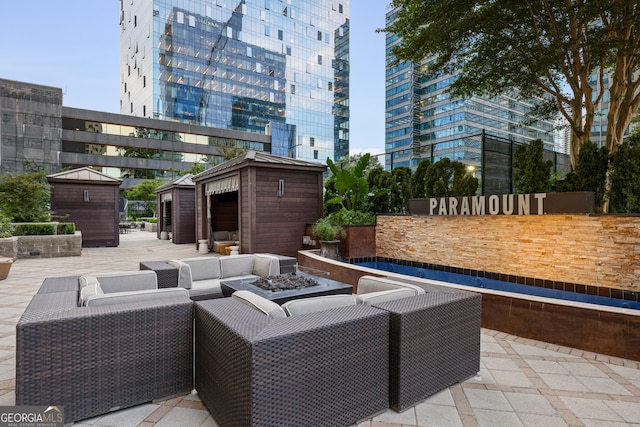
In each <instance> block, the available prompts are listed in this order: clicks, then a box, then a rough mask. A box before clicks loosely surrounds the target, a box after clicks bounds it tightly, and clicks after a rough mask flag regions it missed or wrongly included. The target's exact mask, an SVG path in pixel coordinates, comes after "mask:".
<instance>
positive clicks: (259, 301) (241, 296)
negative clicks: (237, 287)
mask: <svg viewBox="0 0 640 427" xmlns="http://www.w3.org/2000/svg"><path fill="white" fill-rule="evenodd" d="M231 297H232V298H235V299H237V300H238V301H241V302H243V303H244V304H246V305H248V306H249V307H251V308H253V309H255V310H257V311H259V312H260V313H262V314H264V315H266V316H267V317H272V318H274V319H280V318H284V317H287V314H286V313H285V312H284V310H283V309H282V307H280V306H279V305H278V304H276V303H275V302H273V301H269V300H268V299H266V298H262V297H261V296H259V295H256V294H254V293H253V292H249V291H235V292H234V293H233V295H231Z"/></svg>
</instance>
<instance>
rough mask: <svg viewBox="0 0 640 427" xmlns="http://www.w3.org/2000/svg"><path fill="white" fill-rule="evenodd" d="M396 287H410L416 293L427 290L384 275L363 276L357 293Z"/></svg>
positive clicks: (387, 289) (422, 292)
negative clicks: (386, 277)
mask: <svg viewBox="0 0 640 427" xmlns="http://www.w3.org/2000/svg"><path fill="white" fill-rule="evenodd" d="M394 289H410V290H412V291H413V292H414V294H415V295H419V294H424V293H425V291H424V289H422V288H421V287H419V286H416V285H412V284H410V283H403V282H398V281H395V280H391V279H385V278H384V277H375V276H362V277H361V278H360V279H359V280H358V291H357V294H358V295H360V294H367V293H370V292H378V291H390V290H394Z"/></svg>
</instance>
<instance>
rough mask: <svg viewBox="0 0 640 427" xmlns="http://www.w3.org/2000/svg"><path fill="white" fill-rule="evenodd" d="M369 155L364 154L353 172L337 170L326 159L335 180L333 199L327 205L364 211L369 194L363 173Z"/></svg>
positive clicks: (344, 169)
mask: <svg viewBox="0 0 640 427" xmlns="http://www.w3.org/2000/svg"><path fill="white" fill-rule="evenodd" d="M370 159H371V155H370V154H369V153H366V154H364V155H363V156H362V157H360V159H359V160H358V162H357V163H356V165H355V167H354V168H353V170H349V169H346V168H342V169H341V168H338V166H337V165H336V164H335V163H334V162H333V161H332V160H331V159H330V158H329V157H327V165H328V166H329V169H330V170H331V173H332V174H333V176H334V179H335V184H334V185H335V197H333V198H332V199H330V200H328V201H327V203H329V204H339V205H341V206H342V207H343V208H345V209H348V210H361V211H364V210H365V209H366V202H367V197H368V194H369V183H368V182H367V179H366V178H365V176H364V171H365V169H366V167H367V166H368V164H369V160H370Z"/></svg>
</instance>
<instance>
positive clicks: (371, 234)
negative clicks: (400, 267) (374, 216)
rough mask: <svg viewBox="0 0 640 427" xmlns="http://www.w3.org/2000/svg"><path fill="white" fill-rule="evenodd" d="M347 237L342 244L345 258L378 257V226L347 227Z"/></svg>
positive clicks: (341, 251) (341, 248)
mask: <svg viewBox="0 0 640 427" xmlns="http://www.w3.org/2000/svg"><path fill="white" fill-rule="evenodd" d="M344 228H345V230H347V237H345V238H344V239H342V241H341V242H340V255H341V256H342V257H343V258H349V259H351V258H365V257H374V256H376V226H375V225H347V226H344Z"/></svg>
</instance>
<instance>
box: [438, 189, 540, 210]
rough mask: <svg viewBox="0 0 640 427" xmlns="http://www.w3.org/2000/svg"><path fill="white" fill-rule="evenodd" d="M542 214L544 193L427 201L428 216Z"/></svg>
mask: <svg viewBox="0 0 640 427" xmlns="http://www.w3.org/2000/svg"><path fill="white" fill-rule="evenodd" d="M531 196H533V198H534V199H535V202H534V206H535V211H534V212H533V214H537V215H543V214H544V202H545V199H546V198H547V195H546V194H545V193H537V194H533V195H532V194H518V195H517V197H516V194H502V195H491V196H468V197H441V198H435V197H434V198H430V199H428V204H429V209H428V212H429V215H487V214H488V215H532V212H531V207H532V206H531Z"/></svg>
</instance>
